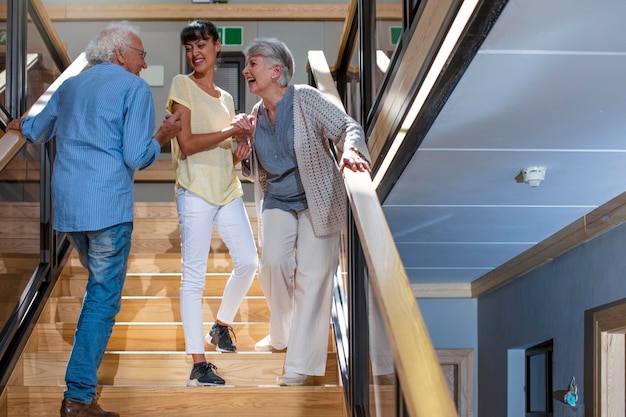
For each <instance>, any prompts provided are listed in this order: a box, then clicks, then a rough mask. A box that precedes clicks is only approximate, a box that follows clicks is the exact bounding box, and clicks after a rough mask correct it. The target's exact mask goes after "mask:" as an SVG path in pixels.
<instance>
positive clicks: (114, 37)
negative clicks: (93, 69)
mask: <svg viewBox="0 0 626 417" xmlns="http://www.w3.org/2000/svg"><path fill="white" fill-rule="evenodd" d="M131 33H132V34H134V35H136V36H139V29H138V28H137V27H136V26H133V25H131V24H130V23H128V22H127V21H123V22H112V23H109V25H108V26H107V27H105V28H104V29H102V31H101V32H100V33H99V34H98V36H97V37H96V38H95V39H93V40H92V41H90V42H89V44H88V45H87V48H86V49H85V54H86V56H87V61H88V62H89V65H96V64H101V63H103V62H113V58H114V57H115V48H118V47H119V48H120V49H121V51H122V53H124V52H126V51H127V50H128V49H129V48H130V38H129V35H130V34H131Z"/></svg>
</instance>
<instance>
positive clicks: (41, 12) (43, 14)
mask: <svg viewBox="0 0 626 417" xmlns="http://www.w3.org/2000/svg"><path fill="white" fill-rule="evenodd" d="M28 14H29V15H30V18H31V20H32V21H33V23H34V24H35V26H36V27H37V30H38V31H39V35H40V36H41V39H42V40H43V42H44V43H45V44H46V47H47V48H48V52H49V53H50V55H51V56H52V59H53V60H54V63H55V64H56V66H57V68H58V69H59V71H60V72H63V71H65V69H66V68H67V67H68V66H69V65H70V64H71V63H72V60H71V59H70V57H69V55H68V54H67V50H66V48H65V45H63V42H61V38H59V35H58V34H57V31H56V29H55V28H54V26H53V25H52V21H51V20H50V16H48V13H47V11H46V8H45V7H44V5H43V4H42V3H41V0H28Z"/></svg>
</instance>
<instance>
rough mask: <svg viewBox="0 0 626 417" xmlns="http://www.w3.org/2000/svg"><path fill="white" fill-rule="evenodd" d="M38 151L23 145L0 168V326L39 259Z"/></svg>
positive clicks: (7, 316) (35, 148)
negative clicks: (10, 159) (1, 168)
mask: <svg viewBox="0 0 626 417" xmlns="http://www.w3.org/2000/svg"><path fill="white" fill-rule="evenodd" d="M39 153H40V148H39V147H38V146H34V145H26V146H25V147H23V148H22V150H21V151H20V152H19V153H18V154H17V155H16V156H15V157H14V158H13V160H12V161H11V162H10V163H9V164H8V165H7V166H6V167H5V169H4V170H2V171H0V328H4V327H5V325H6V324H7V321H8V319H9V318H10V317H11V314H13V312H14V311H15V310H16V308H17V306H18V303H19V302H20V300H21V297H22V294H23V292H24V291H25V290H26V288H27V286H28V283H29V281H30V279H31V277H32V275H33V273H34V271H35V269H36V268H37V266H38V264H39V261H40V255H39V252H40V205H39V176H40V172H39Z"/></svg>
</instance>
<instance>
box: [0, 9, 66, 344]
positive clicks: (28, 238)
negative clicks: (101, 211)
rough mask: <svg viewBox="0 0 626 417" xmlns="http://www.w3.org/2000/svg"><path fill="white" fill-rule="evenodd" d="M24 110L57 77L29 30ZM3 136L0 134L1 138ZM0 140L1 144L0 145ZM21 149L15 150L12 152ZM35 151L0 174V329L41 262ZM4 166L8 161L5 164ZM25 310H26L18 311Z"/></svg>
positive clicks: (1, 74)
mask: <svg viewBox="0 0 626 417" xmlns="http://www.w3.org/2000/svg"><path fill="white" fill-rule="evenodd" d="M0 28H2V29H4V31H0V103H1V104H2V105H3V106H4V107H5V108H7V106H8V105H9V104H8V103H7V98H6V82H7V74H6V65H7V56H6V54H7V45H6V43H7V41H8V39H7V37H6V28H7V26H6V19H5V23H4V24H0ZM27 38H28V45H27V51H26V52H27V56H26V68H27V72H26V91H25V92H26V96H25V99H24V102H25V106H26V108H27V109H28V108H31V107H32V106H33V104H35V102H36V101H37V100H38V99H39V98H40V97H41V95H42V94H43V93H44V92H45V91H46V89H47V88H48V87H50V85H51V84H52V83H53V82H54V80H55V79H56V78H57V77H58V76H59V74H60V71H59V70H58V69H57V68H56V65H55V63H54V61H53V60H52V58H51V55H50V53H49V52H48V51H47V47H46V45H45V42H44V41H43V40H42V38H41V36H40V35H39V33H38V30H37V28H36V27H35V26H34V25H32V23H29V24H28V29H27ZM3 134H4V132H2V131H0V136H1V135H3ZM0 140H2V139H0ZM15 149H19V148H17V147H16V148H15ZM42 152H43V147H42V146H39V145H28V144H26V145H24V146H23V147H22V148H21V149H20V150H19V151H18V152H17V153H16V154H15V156H14V157H13V158H12V159H10V160H9V161H8V163H7V164H6V166H4V168H3V169H2V170H1V171H0V329H2V332H0V333H2V334H4V333H5V332H6V331H7V326H9V325H11V326H15V325H16V321H18V322H19V320H20V319H19V317H17V316H16V315H15V314H16V312H17V311H18V308H19V307H20V305H22V304H24V303H25V298H26V297H25V294H26V291H27V290H28V289H29V286H30V284H31V279H32V278H33V275H34V273H35V271H36V269H37V267H38V266H39V264H40V262H41V261H42V259H41V255H40V253H41V230H42V228H41V208H40V199H41V191H40V190H41V184H40V178H41V172H40V170H41V168H40V167H41V153H42ZM4 162H6V161H4ZM22 307H24V306H22Z"/></svg>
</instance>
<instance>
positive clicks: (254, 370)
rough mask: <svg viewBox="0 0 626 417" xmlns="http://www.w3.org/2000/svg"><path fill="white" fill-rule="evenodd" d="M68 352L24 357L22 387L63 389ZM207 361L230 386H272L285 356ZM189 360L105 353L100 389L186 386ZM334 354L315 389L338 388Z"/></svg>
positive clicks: (211, 355) (224, 356)
mask: <svg viewBox="0 0 626 417" xmlns="http://www.w3.org/2000/svg"><path fill="white" fill-rule="evenodd" d="M68 357H69V352H56V353H53V352H49V353H27V354H25V355H24V359H23V360H24V371H23V375H22V378H23V384H24V385H26V386H29V385H63V384H64V376H65V365H66V363H67V359H68ZM207 360H208V361H209V362H211V363H213V364H214V365H215V366H217V368H218V370H217V374H218V375H220V376H221V377H222V378H224V379H225V380H226V383H227V384H229V385H233V386H258V385H273V384H275V381H276V378H277V377H278V376H280V375H282V370H283V362H284V360H285V353H284V351H283V352H271V353H259V352H246V353H217V352H208V353H207ZM192 363H193V362H192V360H191V357H190V356H189V355H187V354H186V353H184V352H176V353H159V352H128V351H122V352H107V353H105V355H104V359H103V361H102V365H101V366H100V369H99V370H98V382H99V384H100V385H125V386H139V385H174V386H175V385H178V386H185V385H186V384H187V380H188V378H189V373H190V371H191V367H192ZM338 372H339V371H338V367H337V359H336V354H334V353H332V352H329V353H328V359H327V363H326V374H325V375H324V376H320V377H314V378H312V381H311V383H312V384H314V385H337V384H339V373H338Z"/></svg>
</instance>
